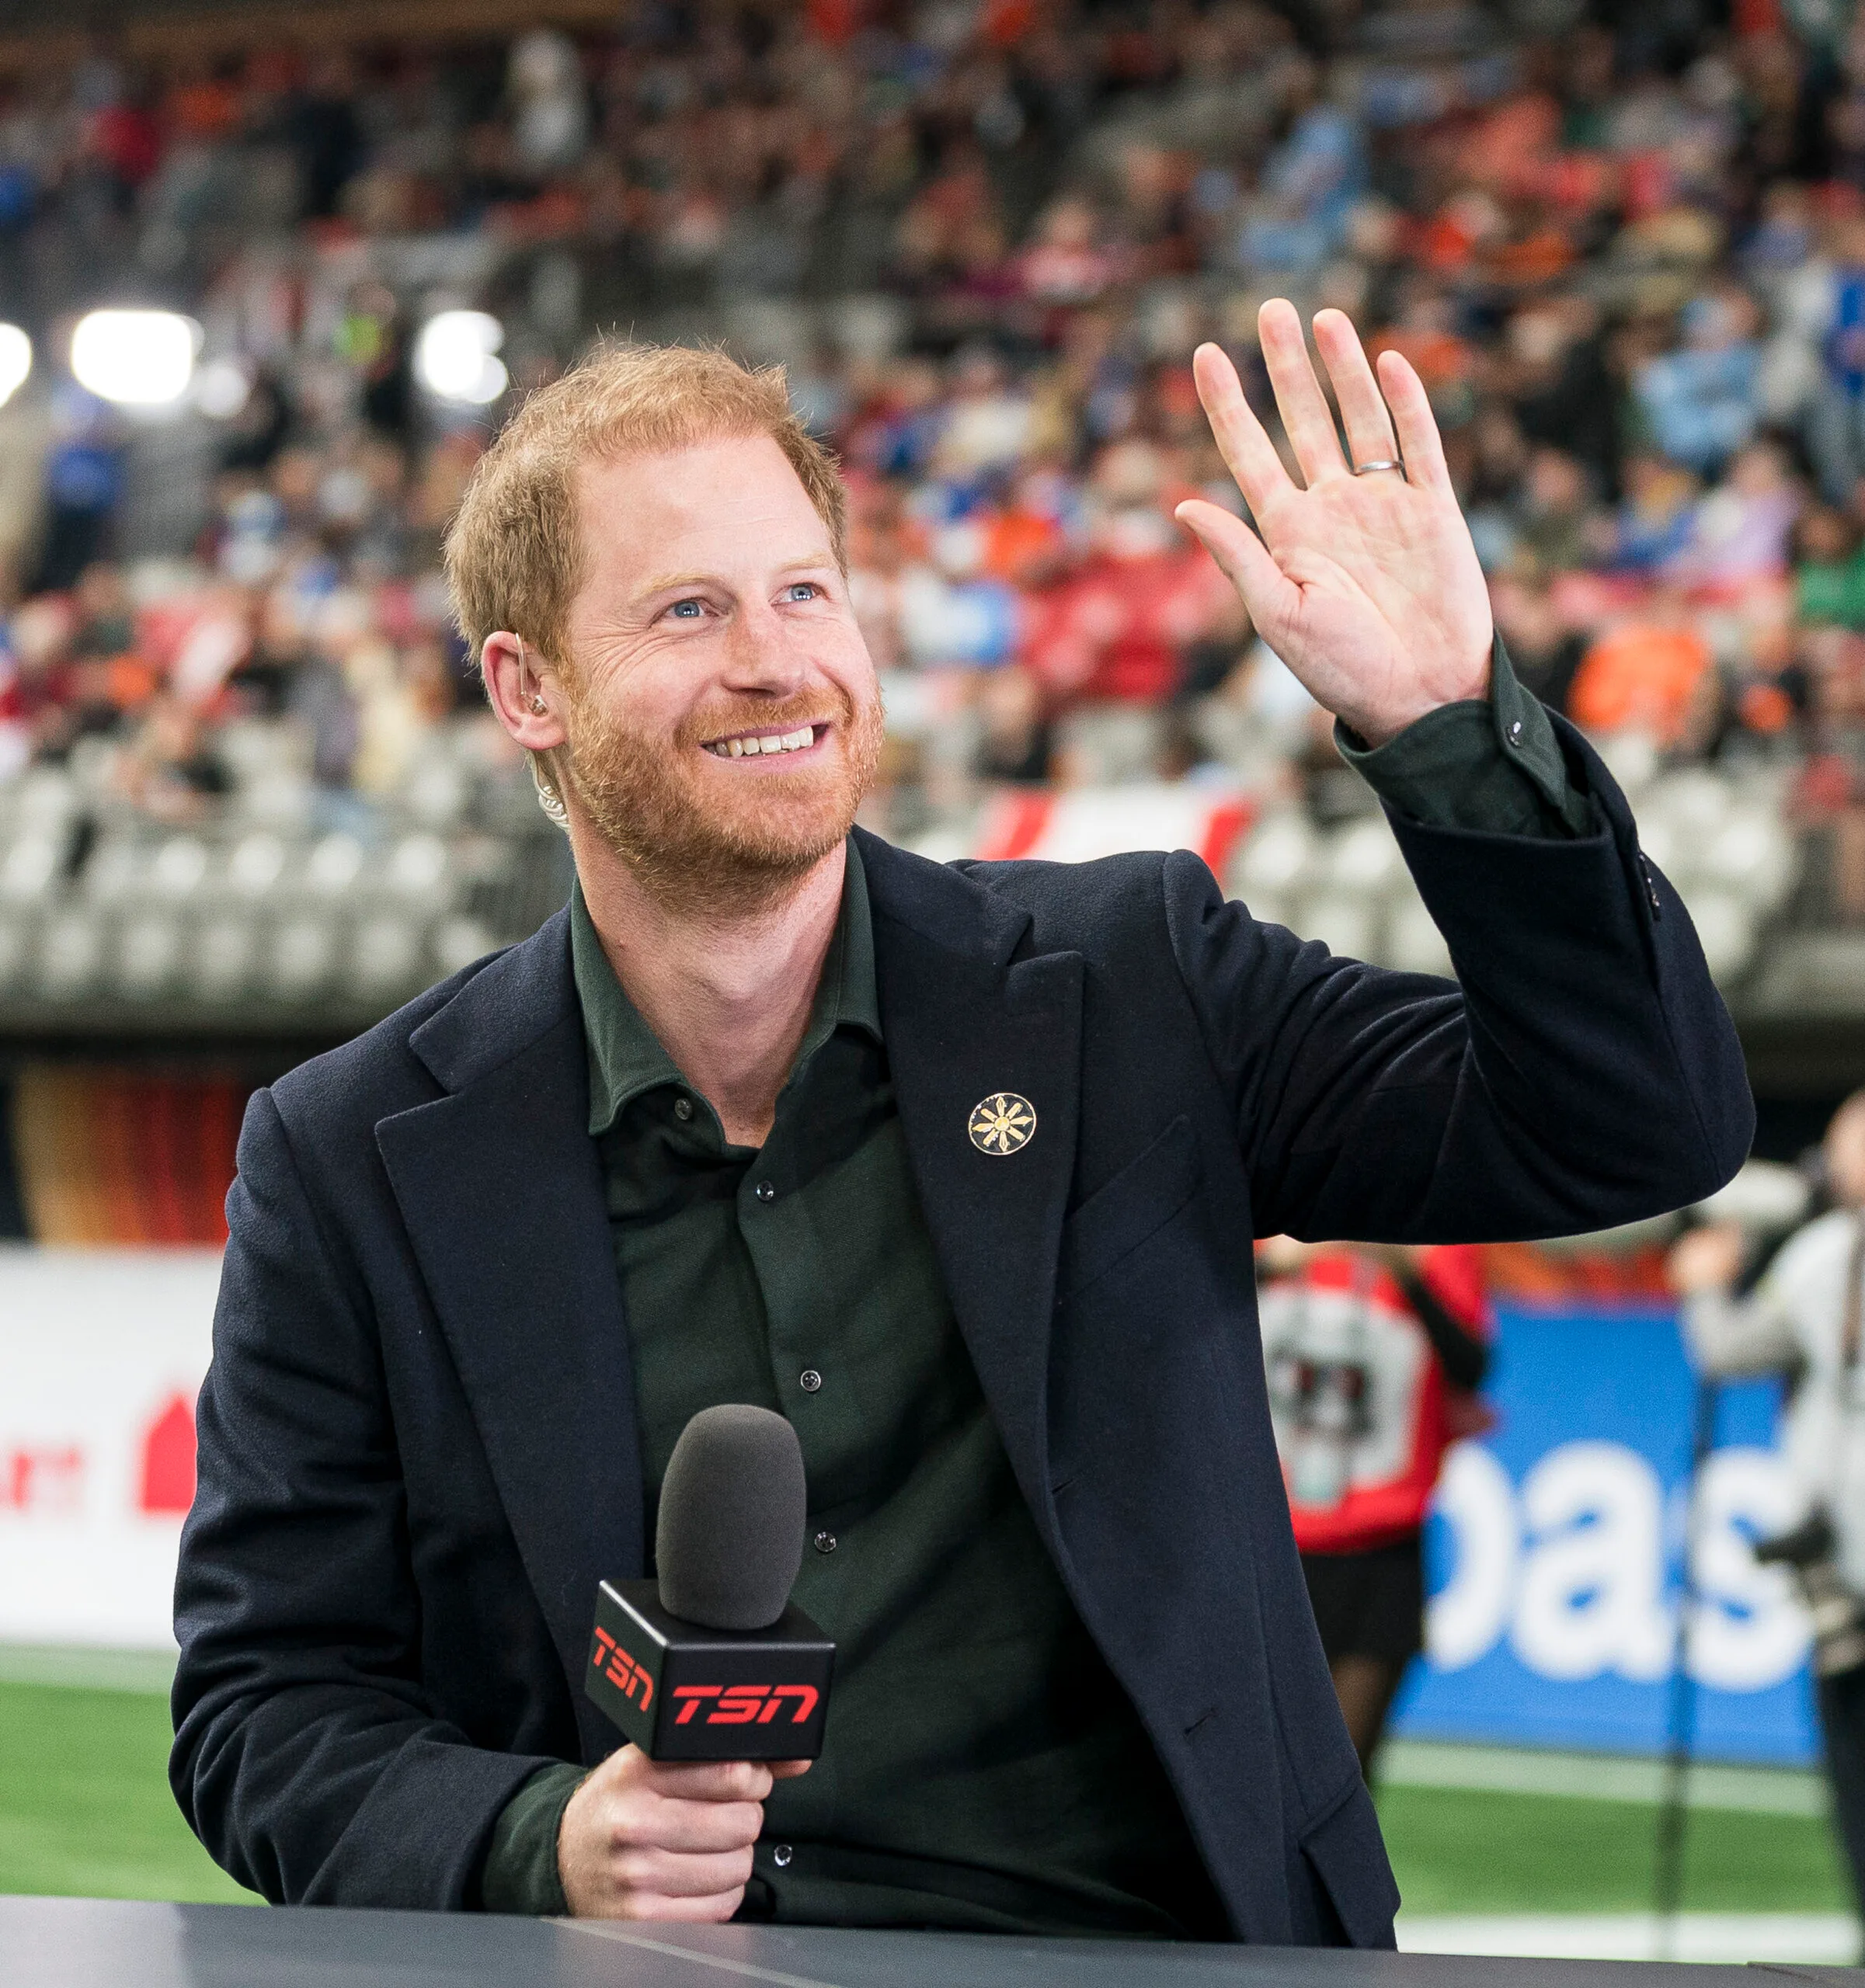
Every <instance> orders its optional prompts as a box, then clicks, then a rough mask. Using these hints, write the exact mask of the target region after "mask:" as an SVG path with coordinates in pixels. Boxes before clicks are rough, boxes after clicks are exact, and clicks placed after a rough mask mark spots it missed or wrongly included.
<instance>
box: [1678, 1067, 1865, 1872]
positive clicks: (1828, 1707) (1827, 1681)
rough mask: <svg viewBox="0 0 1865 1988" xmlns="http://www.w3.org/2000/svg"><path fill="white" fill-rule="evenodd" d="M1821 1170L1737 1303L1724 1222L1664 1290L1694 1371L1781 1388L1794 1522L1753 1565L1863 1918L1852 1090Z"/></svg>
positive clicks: (1863, 1494) (1864, 1279)
mask: <svg viewBox="0 0 1865 1988" xmlns="http://www.w3.org/2000/svg"><path fill="white" fill-rule="evenodd" d="M1822 1158H1823V1162H1824V1171H1825V1187H1826V1190H1827V1194H1828V1198H1829V1200H1830V1203H1831V1205H1830V1207H1829V1208H1828V1210H1827V1211H1826V1212H1825V1213H1824V1214H1822V1215H1818V1216H1817V1217H1815V1219H1814V1220H1812V1221H1811V1222H1808V1224H1807V1225H1805V1227H1804V1228H1803V1229H1801V1230H1800V1231H1799V1232H1797V1234H1796V1235H1794V1236H1793V1237H1792V1238H1791V1239H1790V1240H1789V1241H1788V1242H1787V1243H1786V1244H1785V1245H1784V1246H1783V1248H1782V1249H1781V1250H1780V1253H1779V1254H1778V1255H1777V1256H1775V1257H1774V1259H1773V1261H1772V1262H1771V1263H1769V1264H1768V1266H1767V1267H1766V1270H1764V1271H1763V1272H1762V1275H1761V1277H1759V1280H1758V1281H1756V1282H1755V1285H1754V1287H1753V1288H1752V1290H1750V1291H1747V1292H1746V1293H1741V1294H1739V1295H1738V1288H1739V1285H1740V1283H1741V1278H1742V1273H1743V1270H1744V1267H1745V1257H1746V1256H1747V1254H1748V1240H1747V1238H1746V1236H1745V1232H1744V1231H1743V1229H1741V1228H1740V1227H1738V1226H1737V1225H1735V1224H1733V1223H1716V1224H1714V1225H1711V1226H1710V1227H1707V1228H1703V1229H1693V1230H1692V1231H1691V1232H1689V1234H1687V1235H1686V1236H1683V1237H1682V1239H1680V1240H1679V1242H1678V1243H1677V1244H1676V1245H1675V1247H1674V1248H1673V1249H1672V1253H1671V1259H1670V1277H1671V1282H1672V1288H1674V1289H1675V1291H1677V1292H1678V1293H1679V1295H1680V1297H1682V1300H1683V1324H1684V1330H1685V1334H1686V1338H1687V1339H1688V1340H1689V1344H1690V1347H1691V1349H1692V1351H1693V1354H1694V1355H1695V1357H1696V1360H1697V1361H1698V1363H1699V1364H1700V1365H1701V1366H1702V1368H1703V1369H1704V1371H1706V1372H1708V1373H1712V1374H1716V1375H1738V1374H1757V1373H1766V1372H1784V1373H1785V1374H1787V1375H1788V1377H1789V1397H1788V1408H1787V1430H1786V1442H1785V1445H1784V1447H1785V1451H1786V1455H1787V1465H1788V1468H1789V1472H1790V1475H1791V1478H1792V1481H1793V1482H1794V1487H1795V1490H1796V1493H1797V1501H1798V1507H1799V1509H1798V1511H1797V1515H1796V1517H1795V1519H1794V1523H1793V1524H1791V1525H1790V1527H1789V1528H1788V1530H1787V1531H1785V1532H1783V1533H1781V1534H1779V1535H1777V1536H1776V1538H1773V1539H1771V1540H1766V1541H1762V1542H1761V1543H1760V1544H1759V1545H1757V1547H1756V1548H1755V1552H1756V1556H1757V1558H1759V1559H1762V1560H1764V1561H1767V1562H1774V1563H1776V1564H1779V1565H1783V1566H1789V1567H1791V1568H1792V1569H1794V1573H1795V1576H1796V1577H1797V1580H1799V1582H1800V1584H1801V1590H1802V1592H1803V1593H1804V1595H1805V1597H1806V1600H1807V1603H1808V1608H1809V1610H1810V1611H1811V1614H1812V1617H1813V1636H1814V1642H1813V1670H1814V1677H1815V1686H1816V1693H1817V1697H1818V1705H1819V1715H1820V1726H1821V1731H1822V1735H1823V1736H1824V1740H1825V1755H1826V1771H1827V1774H1828V1779H1829V1781H1831V1784H1832V1795H1833V1806H1834V1809H1835V1813H1836V1815H1837V1818H1838V1822H1839V1833H1840V1836H1841V1837H1842V1840H1843V1841H1844V1844H1845V1846H1846V1855H1847V1857H1848V1858H1849V1861H1850V1864H1851V1868H1852V1875H1853V1890H1854V1892H1855V1894H1856V1896H1857V1898H1858V1899H1859V1901H1860V1906H1861V1908H1862V1909H1865V1388H1861V1384H1860V1337H1861V1323H1862V1320H1865V1090H1861V1091H1856V1092H1855V1093H1853V1095H1852V1096H1851V1097H1849V1098H1848V1099H1847V1100H1846V1102H1845V1103H1843V1104H1842V1105H1841V1106H1840V1107H1839V1110H1838V1111H1837V1112H1835V1114H1834V1115H1833V1118H1832V1123H1831V1124H1829V1125H1828V1127H1827V1128H1826V1137H1825V1142H1824V1145H1823V1147H1822Z"/></svg>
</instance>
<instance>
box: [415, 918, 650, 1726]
mask: <svg viewBox="0 0 1865 1988" xmlns="http://www.w3.org/2000/svg"><path fill="white" fill-rule="evenodd" d="M410 1046H411V1047H412V1048H413V1050H414V1051H415V1053H416V1055H419V1057H420V1058H421V1060H422V1061H423V1062H424V1063H426V1065H427V1066H428V1068H429V1069H430V1070H431V1071H432V1072H433V1075H434V1076H435V1077H436V1078H437V1079H438V1080H439V1082H440V1083H441V1084H442V1085H443V1086H444V1087H445V1089H446V1090H447V1096H445V1097H442V1098H440V1099H437V1100H435V1101H434V1102H433V1103H430V1104H424V1105H420V1106H418V1107H416V1109H415V1110H412V1111H405V1112H401V1113H398V1114H396V1115H395V1117H390V1118H385V1119H384V1120H383V1121H382V1122H381V1124H379V1125H378V1127H377V1128H376V1140H377V1145H378V1148H379V1149H380V1151H381V1155H382V1159H383V1163H384V1166H386V1167H387V1169H388V1175H389V1179H390V1181H391V1183H392V1185H393V1187H394V1189H395V1197H396V1200H397V1201H398V1204H399V1205H400V1208H401V1210H402V1218H403V1219H404V1220H405V1222H406V1223H407V1225H408V1232H409V1237H410V1239H411V1240H412V1244H413V1247H414V1252H415V1256H416V1260H417V1261H418V1263H419V1265H420V1268H421V1273H422V1275H423V1277H424V1278H425V1280H426V1284H427V1288H428V1290H429V1292H430V1295H432V1297H433V1303H434V1309H435V1311H436V1312H437V1314H438V1315H439V1317H440V1326H441V1329H442V1330H443V1332H444V1333H445V1334H446V1336H447V1344H448V1347H450V1349H451V1351H452V1354H453V1357H454V1364H455V1365H456V1366H457V1368H458V1371H459V1374H460V1378H461V1384H462V1385H463V1386H464V1387H465V1391H466V1395H467V1399H468V1403H469V1404H470V1406H471V1411H472V1414H473V1418H474V1420H475V1423H476V1424H477V1426H478V1431H479V1435H480V1439H481V1441H482V1442H483V1444H485V1454H486V1456H487V1458H488V1460H489V1463H490V1465H491V1468H492V1478H493V1481H494V1482H495V1483H496V1485H497V1486H498V1489H499V1496H500V1498H501V1499H502V1500H503V1503H504V1506H505V1510H506V1517H507V1519H508V1520H509V1521H510V1524H511V1528H512V1532H513V1536H514V1538H516V1539H517V1545H518V1551H519V1553H520V1555H521V1557H522V1559H523V1560H524V1566H525V1570H526V1572H527V1574H528V1575H529V1576H530V1578H531V1584H532V1586H533V1587H534V1590H536V1593H537V1596H538V1601H539V1603H540V1604H541V1606H542V1608H543V1610H544V1614H545V1620H546V1621H548V1624H549V1625H550V1628H551V1637H552V1639H553V1640H554V1641H555V1644H556V1646H557V1649H558V1656H559V1657H560V1659H561V1660H562V1664H563V1667H564V1673H565V1679H566V1680H567V1682H568V1683H569V1687H570V1690H571V1694H572V1702H573V1703H574V1705H575V1706H576V1719H577V1724H578V1728H579V1733H580V1736H581V1737H582V1740H583V1749H584V1755H585V1757H586V1759H588V1760H597V1759H600V1757H602V1755H603V1754H604V1753H607V1752H608V1751H610V1750H611V1749H612V1748H613V1746H614V1740H615V1736H614V1732H613V1731H612V1730H611V1728H610V1727H609V1726H608V1725H607V1722H606V1721H604V1719H603V1718H602V1717H601V1715H600V1713H598V1712H597V1710H596V1708H595V1707H594V1706H593V1705H590V1703H589V1702H588V1701H586V1698H584V1695H583V1690H582V1676H583V1666H584V1664H585V1663H586V1661H587V1653H588V1649H589V1639H590V1621H591V1619H592V1617H593V1609H594V1604H595V1598H596V1585H597V1582H598V1580H603V1579H605V1578H606V1579H614V1578H617V1577H621V1578H629V1577H632V1576H637V1575H638V1574H639V1573H640V1571H641V1567H642V1549H643V1532H642V1527H643V1520H642V1503H641V1465H640V1459H639V1451H638V1447H637V1439H636V1434H635V1404H634V1391H633V1385H632V1371H631V1364H630V1357H629V1351H628V1329H627V1326H626V1323H625V1320H624V1318H623V1315H622V1309H621V1289H620V1284H619V1281H618V1278H617V1277H616V1274H615V1265H614V1256H613V1255H612V1253H611V1246H610V1241H609V1232H608V1222H607V1211H606V1209H605V1208H604V1198H603V1187H602V1177H601V1169H600V1163H599V1161H598V1159H597V1154H596V1149H595V1145H594V1142H593V1141H592V1140H591V1139H590V1137H589V1135H588V1132H587V1130H586V1127H587V1124H588V1114H589V1090H588V1086H589V1079H588V1072H587V1065H586V1051H585V1048H584V1041H583V1019H582V1013H581V1010H580V1009H579V1006H578V1004H577V1002H576V990H575V985H574V983H573V982H572V979H571V976H570V961H569V923H568V919H567V916H565V915H564V914H562V913H559V914H558V916H557V917H555V918H553V919H551V920H550V922H549V923H548V924H546V925H545V926H544V928H543V930H541V931H540V932H539V933H538V935H537V936H536V937H534V938H533V939H531V940H527V942H526V943H525V944H523V945H521V946H518V947H514V948H513V950H512V951H510V952H509V953H506V954H503V955H501V956H500V958H498V959H497V960H495V961H493V962H492V964H491V965H489V966H488V967H485V968H483V969H482V971H480V972H479V973H478V974H476V975H475V976H474V978H472V979H471V980H470V981H469V982H468V983H467V984H466V985H465V987H464V988H462V989H461V991H460V992H459V993H458V995H456V996H454V999H452V1000H451V1002H449V1003H447V1006H445V1007H444V1008H442V1009H440V1010H438V1011H437V1013H435V1014H434V1015H433V1016H432V1017H430V1018H429V1020H427V1021H426V1022H425V1023H423V1024H422V1026H421V1027H419V1029H417V1030H416V1031H415V1033H414V1034H413V1035H412V1037H411V1038H410Z"/></svg>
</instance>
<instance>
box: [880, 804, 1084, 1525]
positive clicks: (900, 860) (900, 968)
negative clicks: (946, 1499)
mask: <svg viewBox="0 0 1865 1988" xmlns="http://www.w3.org/2000/svg"><path fill="white" fill-rule="evenodd" d="M861 859H862V863H863V865H864V867H865V871H866V873H867V877H868V891H869V896H870V899H871V902H872V907H873V910H874V916H875V971H876V975H877V977H878V978H879V987H880V998H881V1019H882V1031H883V1034H885V1036H886V1043H887V1057H888V1062H889V1065H890V1066H891V1068H892V1072H893V1080H894V1091H895V1096H896V1099H897V1100H898V1102H899V1110H900V1121H901V1124H902V1127H903V1130H904V1131H905V1132H906V1145H907V1150H908V1152H909V1154H910V1157H911V1160H912V1164H913V1176H914V1181H915V1184H916V1185H917V1187H918V1189H919V1193H920V1205H921V1208H922V1209H923V1211H924V1214H925V1216H926V1221H927V1227H928V1228H929V1229H931V1232H932V1238H933V1244H934V1249H935V1251H936V1253H937V1254H938V1261H939V1267H940V1270H941V1272H942V1274H944V1277H945V1286H946V1290H947V1292H948V1295H949V1296H950V1297H951V1299H952V1309H953V1311H954V1312H955V1315H957V1318H958V1321H959V1330H960V1331H961V1332H962V1333H963V1334H964V1336H965V1341H966V1346H967V1347H969V1350H970V1353H971V1356H972V1361H973V1364H974V1365H975V1366H976V1368H977V1371H978V1378H979V1382H980V1383H981V1384H982V1385H983V1389H984V1394H985V1399H986V1401H987V1402H989V1403H990V1409H991V1413H992V1416H993V1419H994V1420H995V1421H996V1423H997V1429H998V1433H999V1434H1000V1436H1001V1437H1002V1438H1003V1441H1004V1448H1005V1449H1006V1451H1007V1452H1008V1453H1009V1456H1010V1459H1011V1467H1012V1468H1013V1469H1014V1471H1015V1472H1016V1474H1017V1481H1018V1484H1019V1485H1020V1486H1021V1489H1022V1491H1023V1494H1024V1496H1025V1499H1026V1500H1028V1503H1029V1507H1030V1509H1031V1510H1032V1513H1033V1514H1035V1517H1036V1521H1037V1524H1038V1525H1039V1527H1040V1528H1041V1529H1042V1532H1043V1534H1045V1536H1046V1538H1048V1539H1049V1542H1050V1544H1051V1545H1052V1547H1053V1548H1056V1547H1058V1546H1059V1541H1058V1535H1057V1533H1056V1526H1055V1521H1054V1514H1053V1507H1052V1503H1051V1500H1050V1495H1049V1475H1048V1442H1047V1430H1046V1394H1047V1387H1046V1382H1047V1375H1048V1369H1049V1322H1050V1315H1051V1312H1052V1310H1053V1306H1054V1303H1055V1292H1056V1260H1057V1256H1058V1254H1059V1252H1060V1244H1061V1235H1062V1222H1063V1213H1064V1211H1065V1210H1066V1207H1067V1203H1068V1196H1069V1188H1070V1182H1071V1180H1073V1175H1074V1169H1075V1138H1076V1114H1077V1103H1078V1100H1079V1094H1080V1037H1081V983H1082V970H1083V969H1082V961H1081V956H1080V954H1078V953H1073V952H1060V953H1049V954H1038V955H1036V956H1035V957H1034V958H1029V959H1025V960H1022V961H1013V959H1012V957H1011V956H1012V954H1013V952H1014V950H1015V948H1016V947H1017V944H1018V941H1019V940H1020V939H1021V937H1022V935H1023V933H1025V930H1027V929H1028V924H1029V917H1028V913H1027V912H1022V911H1020V910H1018V909H1014V907H1011V906H1008V905H1005V904H1004V902H1003V901H1002V900H1001V899H1000V898H997V897H996V896H995V895H993V893H992V892H990V891H986V890H985V889H984V888H983V887H982V886H980V885H977V884H975V883H973V881H971V880H970V879H969V878H967V877H966V876H964V875H962V874H961V873H960V872H959V871H952V870H948V869H945V868H944V867H942V866H941V865H939V864H932V863H927V862H926V861H924V860H922V859H920V858H919V857H913V856H910V855H908V854H906V853H905V852H903V851H902V850H896V849H893V848H891V847H890V846H889V845H887V844H886V843H882V842H879V841H878V840H877V839H875V838H874V837H872V836H868V835H863V836H861ZM1000 1093H1008V1094H1010V1095H1011V1096H1012V1097H1015V1098H1018V1099H1021V1100H1025V1103H1027V1105H1028V1107H1029V1110H1030V1111H1031V1112H1032V1114H1033V1115H1034V1118H1035V1130H1034V1131H1033V1133H1032V1135H1030V1136H1029V1138H1028V1140H1027V1142H1026V1143H1024V1144H1022V1145H1016V1144H1015V1143H1014V1141H1015V1139H1016V1138H1017V1136H1018V1132H1017V1130H1016V1129H1015V1127H1016V1125H1017V1124H1018V1122H1020V1121H1021V1117H1022V1114H1021V1112H1016V1111H1013V1129H1012V1130H1011V1133H1010V1136H1009V1138H1004V1139H993V1138H990V1137H988V1136H986V1137H985V1138H983V1143H980V1142H979V1141H977V1140H974V1138H973V1136H972V1131H971V1128H972V1124H973V1117H974V1114H976V1112H977V1111H978V1109H979V1107H980V1105H982V1104H983V1103H985V1102H986V1100H991V1099H994V1098H996V1097H998V1096H999V1095H1000ZM980 1130H981V1131H983V1128H982V1127H981V1128H980ZM1003 1147H1008V1148H1009V1149H1008V1150H999V1148H1003Z"/></svg>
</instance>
